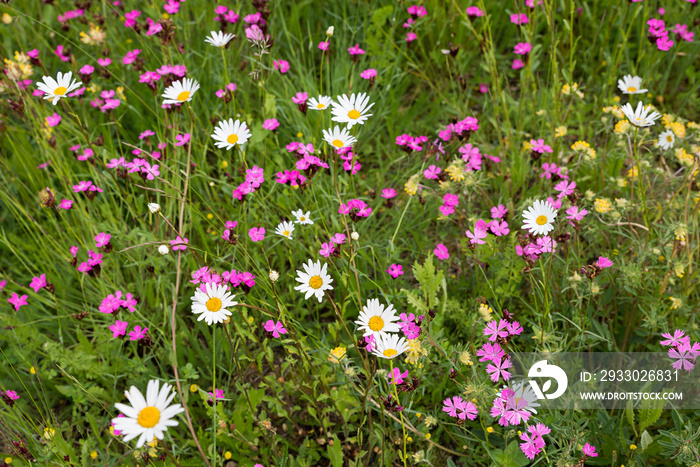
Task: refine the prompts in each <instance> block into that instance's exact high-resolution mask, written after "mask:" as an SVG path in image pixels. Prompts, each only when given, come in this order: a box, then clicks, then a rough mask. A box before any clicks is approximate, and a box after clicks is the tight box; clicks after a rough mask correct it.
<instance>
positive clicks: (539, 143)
mask: <svg viewBox="0 0 700 467" xmlns="http://www.w3.org/2000/svg"><path fill="white" fill-rule="evenodd" d="M530 149H532V150H533V151H534V152H538V153H540V154H544V153H545V152H548V153H551V152H552V148H551V146H549V145H548V144H544V140H543V139H542V138H540V139H538V140H534V139H531V140H530ZM543 168H544V164H543ZM547 178H549V177H547Z"/></svg>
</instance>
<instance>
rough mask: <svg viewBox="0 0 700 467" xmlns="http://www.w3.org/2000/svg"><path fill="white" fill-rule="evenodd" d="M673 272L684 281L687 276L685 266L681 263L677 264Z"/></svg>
mask: <svg viewBox="0 0 700 467" xmlns="http://www.w3.org/2000/svg"><path fill="white" fill-rule="evenodd" d="M673 272H675V273H676V276H678V277H679V278H681V279H682V278H683V276H684V275H685V266H683V265H682V264H681V263H677V264H676V266H675V267H674V268H673Z"/></svg>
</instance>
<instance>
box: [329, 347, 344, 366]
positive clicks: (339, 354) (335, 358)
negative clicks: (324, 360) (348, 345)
mask: <svg viewBox="0 0 700 467" xmlns="http://www.w3.org/2000/svg"><path fill="white" fill-rule="evenodd" d="M346 353H347V350H346V349H345V347H336V348H335V349H333V350H331V353H330V354H328V361H329V362H333V363H340V361H341V360H342V359H343V357H345V354H346Z"/></svg>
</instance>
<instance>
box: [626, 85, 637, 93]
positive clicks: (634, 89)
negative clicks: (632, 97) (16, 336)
mask: <svg viewBox="0 0 700 467" xmlns="http://www.w3.org/2000/svg"><path fill="white" fill-rule="evenodd" d="M636 90H637V88H635V87H634V86H630V87H628V88H627V91H628V92H634V91H636Z"/></svg>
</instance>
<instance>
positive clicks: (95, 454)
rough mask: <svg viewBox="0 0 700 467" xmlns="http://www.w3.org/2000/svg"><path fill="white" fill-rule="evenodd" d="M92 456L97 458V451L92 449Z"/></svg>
mask: <svg viewBox="0 0 700 467" xmlns="http://www.w3.org/2000/svg"><path fill="white" fill-rule="evenodd" d="M90 457H92V458H93V459H97V451H92V452H91V453H90Z"/></svg>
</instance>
